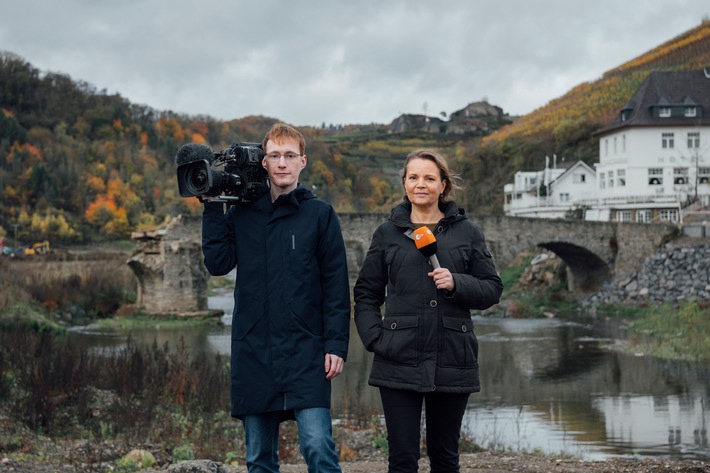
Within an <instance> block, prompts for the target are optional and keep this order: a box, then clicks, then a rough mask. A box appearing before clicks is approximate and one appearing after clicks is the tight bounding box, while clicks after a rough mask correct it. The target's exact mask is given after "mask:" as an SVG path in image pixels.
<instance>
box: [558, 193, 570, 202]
mask: <svg viewBox="0 0 710 473" xmlns="http://www.w3.org/2000/svg"><path fill="white" fill-rule="evenodd" d="M560 202H569V194H568V193H567V192H562V193H560Z"/></svg>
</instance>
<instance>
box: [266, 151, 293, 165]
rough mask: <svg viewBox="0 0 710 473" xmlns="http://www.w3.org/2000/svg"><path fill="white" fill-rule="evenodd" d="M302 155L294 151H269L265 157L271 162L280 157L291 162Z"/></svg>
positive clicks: (276, 160)
mask: <svg viewBox="0 0 710 473" xmlns="http://www.w3.org/2000/svg"><path fill="white" fill-rule="evenodd" d="M301 156H302V155H301V154H296V153H286V154H279V153H269V154H267V155H266V159H268V160H269V161H271V162H272V163H276V162H278V161H279V160H281V158H284V159H285V160H286V162H287V163H290V162H293V161H295V160H297V159H298V158H300V157H301Z"/></svg>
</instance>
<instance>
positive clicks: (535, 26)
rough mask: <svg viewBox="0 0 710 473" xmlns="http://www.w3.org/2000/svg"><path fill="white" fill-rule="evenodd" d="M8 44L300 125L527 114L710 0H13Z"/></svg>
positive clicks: (142, 94) (134, 84)
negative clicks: (474, 110) (473, 111)
mask: <svg viewBox="0 0 710 473" xmlns="http://www.w3.org/2000/svg"><path fill="white" fill-rule="evenodd" d="M0 12H1V13H0V49H1V50H4V51H9V52H12V53H15V54H17V55H19V56H20V57H22V58H23V59H24V60H26V61H28V62H29V63H31V64H32V65H33V66H34V67H36V68H38V69H40V70H41V71H43V72H47V71H51V72H59V73H65V74H68V75H69V76H71V78H72V79H74V80H76V81H79V80H81V81H86V82H88V83H90V84H91V85H93V86H95V87H96V88H97V89H98V90H103V89H106V91H107V92H108V93H110V94H113V93H118V94H120V95H121V96H123V97H125V98H127V99H128V100H130V101H131V102H133V103H138V104H145V105H148V106H150V107H152V108H155V109H157V110H172V111H175V112H178V113H186V114H190V115H198V114H206V115H211V116H213V117H215V118H218V119H223V120H231V119H234V118H241V117H245V116H248V115H266V116H269V117H273V118H277V119H280V120H284V121H286V122H289V123H291V124H293V125H296V126H299V125H315V126H320V125H321V124H322V123H326V124H352V123H390V122H391V121H392V120H393V119H395V118H396V117H397V116H399V115H400V114H402V113H426V114H428V115H439V114H440V113H441V112H446V114H447V115H448V114H451V113H452V112H455V111H457V110H460V109H461V108H463V107H465V106H466V105H467V104H469V103H471V102H476V101H478V100H482V99H487V100H488V101H489V102H490V103H492V104H494V105H498V106H500V107H502V108H503V110H504V111H505V112H507V113H510V114H511V115H523V114H526V113H529V112H531V111H533V110H534V109H536V108H538V107H541V106H543V105H545V104H546V103H547V102H548V101H550V100H552V99H554V98H556V97H559V96H561V95H564V94H565V93H566V92H567V91H568V90H569V89H571V88H572V87H574V86H576V85H578V84H580V83H582V82H586V81H593V80H595V79H597V78H599V77H600V76H601V75H602V74H603V73H604V72H605V71H607V70H609V69H612V68H614V67H616V66H618V65H620V64H622V63H624V62H626V61H628V60H630V59H632V58H634V57H636V56H638V55H640V54H642V53H644V52H646V51H648V50H650V49H652V48H654V47H655V46H658V45H659V44H661V43H663V42H665V41H667V40H669V39H671V38H673V37H675V36H676V35H679V34H681V33H683V32H685V31H687V30H688V29H690V28H693V27H695V26H698V25H699V24H700V22H701V20H702V19H703V18H707V17H708V16H710V2H709V1H708V0H634V1H626V0H595V1H580V0H497V1H478V0H446V1H444V0H441V1H434V0H421V1H420V0H410V1H406V0H341V1H339V0H300V1H298V0H291V1H288V0H280V1H279V0H160V1H159V0H145V1H138V0H120V1H109V0H22V1H18V0H0Z"/></svg>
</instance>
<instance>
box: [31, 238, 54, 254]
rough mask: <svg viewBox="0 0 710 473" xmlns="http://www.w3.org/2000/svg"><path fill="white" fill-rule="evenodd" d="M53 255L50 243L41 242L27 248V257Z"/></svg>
mask: <svg viewBox="0 0 710 473" xmlns="http://www.w3.org/2000/svg"><path fill="white" fill-rule="evenodd" d="M49 253H51V250H50V249H49V241H47V240H45V241H40V242H38V243H35V244H34V245H32V246H31V247H28V248H25V255H26V256H27V255H48V254H49Z"/></svg>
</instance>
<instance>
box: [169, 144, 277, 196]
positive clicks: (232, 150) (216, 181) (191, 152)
mask: <svg viewBox="0 0 710 473" xmlns="http://www.w3.org/2000/svg"><path fill="white" fill-rule="evenodd" d="M263 158H264V150H263V149H262V148H261V144H260V143H233V144H232V145H230V146H229V148H227V149H225V150H222V151H220V152H218V153H215V152H213V151H212V149H211V148H210V147H209V146H206V145H201V144H196V143H190V144H186V145H183V146H181V147H180V149H179V150H178V152H177V154H176V155H175V164H177V180H178V188H179V189H180V195H181V196H183V197H201V196H203V195H204V196H217V197H219V198H218V199H214V200H213V202H226V203H229V204H235V203H240V202H251V201H253V200H255V199H256V198H257V197H258V196H259V195H260V194H261V190H262V188H264V186H267V185H268V175H267V173H266V170H265V169H264V167H263V166H262V160H263Z"/></svg>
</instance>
